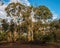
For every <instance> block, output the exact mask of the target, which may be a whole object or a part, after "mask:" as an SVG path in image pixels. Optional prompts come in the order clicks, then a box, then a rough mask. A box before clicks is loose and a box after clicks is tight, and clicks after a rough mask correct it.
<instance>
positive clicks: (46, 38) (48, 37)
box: [34, 32, 54, 43]
mask: <svg viewBox="0 0 60 48" xmlns="http://www.w3.org/2000/svg"><path fill="white" fill-rule="evenodd" d="M34 41H36V42H40V43H46V42H52V41H54V34H53V33H48V34H45V35H43V33H42V32H35V33H34Z"/></svg>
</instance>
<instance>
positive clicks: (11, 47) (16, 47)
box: [0, 42, 60, 48]
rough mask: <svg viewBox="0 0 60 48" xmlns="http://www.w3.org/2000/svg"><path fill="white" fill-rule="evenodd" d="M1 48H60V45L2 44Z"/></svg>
mask: <svg viewBox="0 0 60 48" xmlns="http://www.w3.org/2000/svg"><path fill="white" fill-rule="evenodd" d="M0 48H60V44H48V43H47V44H20V43H19V42H15V43H3V44H0Z"/></svg>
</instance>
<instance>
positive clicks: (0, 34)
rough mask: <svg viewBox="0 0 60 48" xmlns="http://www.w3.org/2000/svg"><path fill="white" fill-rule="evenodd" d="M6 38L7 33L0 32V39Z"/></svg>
mask: <svg viewBox="0 0 60 48" xmlns="http://www.w3.org/2000/svg"><path fill="white" fill-rule="evenodd" d="M4 40H7V34H6V32H0V41H4Z"/></svg>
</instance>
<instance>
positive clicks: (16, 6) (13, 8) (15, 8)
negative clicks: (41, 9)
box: [5, 2, 24, 35]
mask: <svg viewBox="0 0 60 48" xmlns="http://www.w3.org/2000/svg"><path fill="white" fill-rule="evenodd" d="M23 8H24V5H22V4H20V3H18V2H17V3H14V2H13V3H10V4H8V6H7V7H6V8H5V11H6V13H7V16H10V17H11V18H13V20H14V22H16V20H17V19H18V18H20V17H21V15H20V14H21V10H22V9H23ZM20 19H21V18H20ZM20 19H19V20H20ZM19 20H18V21H19ZM19 23H20V22H19ZM15 24H16V23H14V25H13V24H11V25H13V26H12V28H13V29H12V30H14V31H13V34H15V33H16V31H17V26H15ZM10 27H11V26H10ZM12 30H11V31H12ZM15 35H16V34H15Z"/></svg>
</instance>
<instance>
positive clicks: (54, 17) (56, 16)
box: [52, 11, 59, 20]
mask: <svg viewBox="0 0 60 48" xmlns="http://www.w3.org/2000/svg"><path fill="white" fill-rule="evenodd" d="M52 13H53V17H52V18H53V20H54V19H57V18H58V16H59V15H58V14H57V13H56V12H55V11H52Z"/></svg>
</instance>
